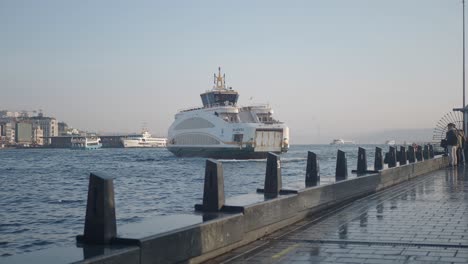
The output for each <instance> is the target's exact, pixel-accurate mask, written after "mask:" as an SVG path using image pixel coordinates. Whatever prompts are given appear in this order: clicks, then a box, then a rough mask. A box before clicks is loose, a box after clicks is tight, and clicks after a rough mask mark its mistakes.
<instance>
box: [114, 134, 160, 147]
mask: <svg viewBox="0 0 468 264" xmlns="http://www.w3.org/2000/svg"><path fill="white" fill-rule="evenodd" d="M121 141H122V144H123V146H124V148H165V147H166V143H167V138H164V137H151V134H150V133H148V131H143V133H141V135H130V136H128V137H126V138H122V139H121Z"/></svg>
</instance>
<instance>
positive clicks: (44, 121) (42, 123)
mask: <svg viewBox="0 0 468 264" xmlns="http://www.w3.org/2000/svg"><path fill="white" fill-rule="evenodd" d="M29 119H30V120H31V121H32V122H33V124H36V125H38V126H39V127H40V128H41V129H42V131H43V136H44V137H46V139H45V140H44V145H49V144H50V143H51V140H50V137H56V136H58V134H59V129H58V122H57V119H55V118H53V117H45V116H43V115H42V114H39V115H38V116H35V117H31V118H29Z"/></svg>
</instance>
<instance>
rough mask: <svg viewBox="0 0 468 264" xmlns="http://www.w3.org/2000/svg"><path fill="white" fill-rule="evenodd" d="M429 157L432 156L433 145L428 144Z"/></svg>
mask: <svg viewBox="0 0 468 264" xmlns="http://www.w3.org/2000/svg"><path fill="white" fill-rule="evenodd" d="M429 158H431V159H433V158H434V146H432V145H431V144H429Z"/></svg>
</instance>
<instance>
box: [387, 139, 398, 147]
mask: <svg viewBox="0 0 468 264" xmlns="http://www.w3.org/2000/svg"><path fill="white" fill-rule="evenodd" d="M395 143H396V142H395V140H393V139H392V140H387V141H385V144H386V145H389V146H393V145H395Z"/></svg>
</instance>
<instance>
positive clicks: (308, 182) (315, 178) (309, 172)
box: [305, 151, 320, 187]
mask: <svg viewBox="0 0 468 264" xmlns="http://www.w3.org/2000/svg"><path fill="white" fill-rule="evenodd" d="M319 182H320V165H319V162H318V159H317V155H316V154H315V153H314V152H311V151H308V152H307V168H306V178H305V186H306V187H312V186H317V185H318V183H319Z"/></svg>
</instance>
